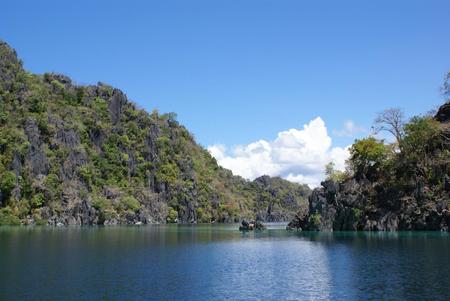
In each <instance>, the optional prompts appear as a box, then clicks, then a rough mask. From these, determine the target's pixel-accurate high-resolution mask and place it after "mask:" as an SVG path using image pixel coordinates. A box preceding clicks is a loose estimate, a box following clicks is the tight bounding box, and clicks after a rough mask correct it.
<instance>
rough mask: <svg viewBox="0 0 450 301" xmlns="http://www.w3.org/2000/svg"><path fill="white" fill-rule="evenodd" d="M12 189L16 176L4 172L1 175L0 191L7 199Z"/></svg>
mask: <svg viewBox="0 0 450 301" xmlns="http://www.w3.org/2000/svg"><path fill="white" fill-rule="evenodd" d="M14 187H16V175H15V174H14V173H13V172H11V171H6V172H4V173H3V174H2V175H1V180H0V190H1V191H2V193H3V194H4V195H6V196H7V197H8V196H9V195H10V194H11V191H12V190H13V189H14Z"/></svg>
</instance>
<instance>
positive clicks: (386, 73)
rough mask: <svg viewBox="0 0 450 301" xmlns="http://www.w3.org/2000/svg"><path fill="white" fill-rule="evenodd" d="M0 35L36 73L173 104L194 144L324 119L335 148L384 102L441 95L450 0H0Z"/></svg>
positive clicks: (236, 140) (412, 104)
mask: <svg viewBox="0 0 450 301" xmlns="http://www.w3.org/2000/svg"><path fill="white" fill-rule="evenodd" d="M0 38H1V39H3V40H5V41H6V42H8V43H10V45H11V46H13V47H14V48H16V50H17V51H18V53H19V55H20V57H21V58H22V59H23V60H24V62H25V67H26V68H27V69H28V70H30V71H32V72H36V73H43V72H46V71H55V72H59V73H64V74H67V75H69V76H71V77H72V78H73V79H74V80H75V81H76V82H77V83H80V84H91V83H96V82H97V81H102V82H106V83H109V84H112V85H113V86H116V87H119V88H120V89H122V90H123V91H124V92H125V93H126V94H127V95H128V97H129V98H130V99H132V100H134V101H135V102H137V103H138V104H139V105H140V106H141V107H143V108H145V109H148V110H150V111H151V110H152V109H153V108H158V109H159V110H160V111H161V112H169V111H174V112H176V113H177V114H178V119H179V121H180V122H181V123H183V124H184V125H186V127H187V128H188V129H189V130H190V131H191V132H193V133H194V135H195V137H196V138H197V140H198V142H199V143H201V144H202V145H204V146H212V145H217V144H220V145H223V146H226V147H228V148H229V147H232V146H235V145H243V146H246V145H248V144H250V143H252V142H255V141H258V140H260V139H264V140H267V141H273V140H274V139H275V138H276V137H277V134H278V133H280V132H283V131H287V130H288V129H292V128H295V129H302V128H303V125H304V124H307V123H309V122H310V121H311V120H313V119H315V118H316V117H318V116H320V118H321V120H323V121H324V124H325V127H326V129H327V130H328V135H329V136H330V138H331V139H332V146H336V147H344V146H346V145H348V144H350V143H351V142H352V141H353V140H354V139H355V137H358V136H361V135H365V134H366V132H364V129H366V130H367V129H369V128H370V126H371V123H372V120H373V119H374V116H375V114H376V113H377V112H378V111H380V110H383V109H385V108H389V107H393V106H395V107H401V108H403V109H404V110H405V112H406V114H407V115H413V114H418V113H423V112H426V111H428V110H429V109H432V108H433V107H436V106H437V105H439V104H440V103H441V102H442V100H441V98H440V96H439V86H440V85H441V83H442V80H443V77H444V74H445V73H446V72H447V71H449V70H450V1H438V0H435V1H433V0H431V1H414V0H408V1H392V0H391V1H264V0H255V1H250V0H249V1H247V0H242V1H237V0H236V1H230V0H229V1H211V0H209V1H194V0H192V1H182V0H180V1H171V0H164V1H120V2H119V1H70V2H69V1H66V2H64V1H20V0H14V1H11V0H6V1H2V14H1V18H0ZM345 122H347V125H348V124H349V122H350V123H352V124H353V129H356V130H354V131H350V132H351V133H346V134H345V135H344V133H345V131H343V127H344V123H345Z"/></svg>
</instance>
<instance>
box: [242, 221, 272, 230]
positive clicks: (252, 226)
mask: <svg viewBox="0 0 450 301" xmlns="http://www.w3.org/2000/svg"><path fill="white" fill-rule="evenodd" d="M265 229H266V226H264V224H263V223H262V222H260V221H251V222H247V221H246V220H243V221H242V223H241V226H239V231H253V230H265Z"/></svg>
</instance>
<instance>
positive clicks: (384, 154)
mask: <svg viewBox="0 0 450 301" xmlns="http://www.w3.org/2000/svg"><path fill="white" fill-rule="evenodd" d="M449 79H450V73H449V76H448V77H447V81H446V83H445V84H444V88H445V89H444V95H445V96H450V90H449V89H448V88H449V85H448V80H449ZM386 112H387V113H389V114H388V115H384V116H391V117H392V116H394V117H395V116H400V115H397V114H390V113H392V112H397V111H392V110H390V111H386ZM379 120H382V121H383V122H384V121H386V120H388V121H389V120H391V121H392V118H388V119H379ZM394 121H399V119H395V118H394ZM391 124H393V125H394V126H395V128H396V130H393V129H392V127H386V123H384V124H383V126H384V127H385V128H387V129H388V130H390V132H392V133H396V134H397V142H396V143H393V144H385V143H384V141H379V140H377V139H375V138H373V137H369V138H365V139H361V140H357V141H356V142H355V143H354V144H353V146H352V147H351V149H350V153H351V157H350V159H349V160H348V162H347V164H348V170H347V173H339V172H336V171H333V170H329V176H328V179H327V180H326V181H324V182H322V187H320V188H316V189H315V190H314V191H313V192H312V194H311V196H310V197H309V210H308V211H307V212H304V211H301V212H299V213H298V214H297V215H296V217H295V218H294V219H293V220H292V221H291V222H290V224H289V226H288V228H290V229H302V230H319V231H337V230H338V231H339V230H365V231H397V230H438V231H449V230H450V101H449V100H447V102H446V103H445V104H444V105H442V106H441V107H440V108H439V109H438V111H437V113H436V114H434V116H430V115H424V116H416V117H413V118H411V120H410V121H409V122H407V123H405V124H403V125H401V126H399V125H400V124H401V123H399V122H394V123H392V122H391Z"/></svg>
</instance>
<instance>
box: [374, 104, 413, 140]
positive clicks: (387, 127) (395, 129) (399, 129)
mask: <svg viewBox="0 0 450 301" xmlns="http://www.w3.org/2000/svg"><path fill="white" fill-rule="evenodd" d="M404 125H405V121H404V114H403V111H402V110H401V109H399V108H393V109H387V110H384V111H383V112H380V113H378V115H377V118H375V121H374V125H373V127H372V128H373V130H374V132H375V134H378V133H379V132H382V131H385V132H389V133H391V134H392V135H393V136H394V137H395V139H396V140H397V143H398V144H400V141H401V140H402V138H403V126H404Z"/></svg>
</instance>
